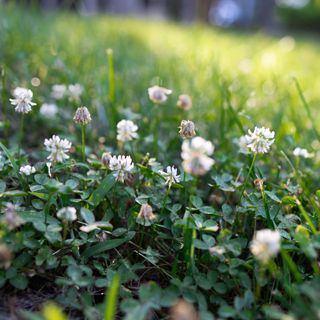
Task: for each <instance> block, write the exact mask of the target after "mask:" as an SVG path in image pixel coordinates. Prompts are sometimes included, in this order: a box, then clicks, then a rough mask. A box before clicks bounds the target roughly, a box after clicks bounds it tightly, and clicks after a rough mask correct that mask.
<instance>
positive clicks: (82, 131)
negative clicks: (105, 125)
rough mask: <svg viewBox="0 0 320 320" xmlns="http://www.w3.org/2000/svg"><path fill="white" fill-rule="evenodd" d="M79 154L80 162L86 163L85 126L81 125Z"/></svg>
mask: <svg viewBox="0 0 320 320" xmlns="http://www.w3.org/2000/svg"><path fill="white" fill-rule="evenodd" d="M81 153H82V161H83V162H85V161H86V145H85V125H84V124H83V125H81Z"/></svg>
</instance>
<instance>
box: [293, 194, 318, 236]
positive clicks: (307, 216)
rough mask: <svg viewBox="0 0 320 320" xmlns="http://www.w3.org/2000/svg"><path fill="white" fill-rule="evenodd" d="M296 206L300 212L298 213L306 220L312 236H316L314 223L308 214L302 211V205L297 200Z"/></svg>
mask: <svg viewBox="0 0 320 320" xmlns="http://www.w3.org/2000/svg"><path fill="white" fill-rule="evenodd" d="M296 204H297V206H298V208H299V210H300V213H301V214H302V216H303V218H304V219H305V220H306V222H307V223H308V225H309V227H310V229H311V231H312V233H313V234H317V229H316V227H315V226H314V223H313V222H312V220H311V218H310V216H309V214H308V212H307V211H306V210H305V209H304V207H303V205H302V204H301V202H300V200H299V199H298V198H297V199H296Z"/></svg>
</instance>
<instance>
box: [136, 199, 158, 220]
mask: <svg viewBox="0 0 320 320" xmlns="http://www.w3.org/2000/svg"><path fill="white" fill-rule="evenodd" d="M138 218H139V219H144V220H154V219H155V218H156V216H155V214H154V213H153V210H152V207H151V206H150V205H149V204H147V203H144V204H142V205H141V208H140V211H139V214H138Z"/></svg>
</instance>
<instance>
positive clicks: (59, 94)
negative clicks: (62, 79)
mask: <svg viewBox="0 0 320 320" xmlns="http://www.w3.org/2000/svg"><path fill="white" fill-rule="evenodd" d="M66 94H67V86H66V85H64V84H55V85H53V86H52V89H51V97H52V98H53V99H56V100H60V99H63V97H64V96H65V95H66Z"/></svg>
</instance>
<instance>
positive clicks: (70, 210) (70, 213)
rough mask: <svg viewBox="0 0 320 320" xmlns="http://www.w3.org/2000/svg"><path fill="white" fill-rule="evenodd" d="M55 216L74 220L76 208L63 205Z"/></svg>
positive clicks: (75, 218)
mask: <svg viewBox="0 0 320 320" xmlns="http://www.w3.org/2000/svg"><path fill="white" fill-rule="evenodd" d="M57 217H58V218H59V219H61V220H66V221H75V220H77V210H76V208H74V207H65V208H62V209H60V210H59V211H58V212H57Z"/></svg>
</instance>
